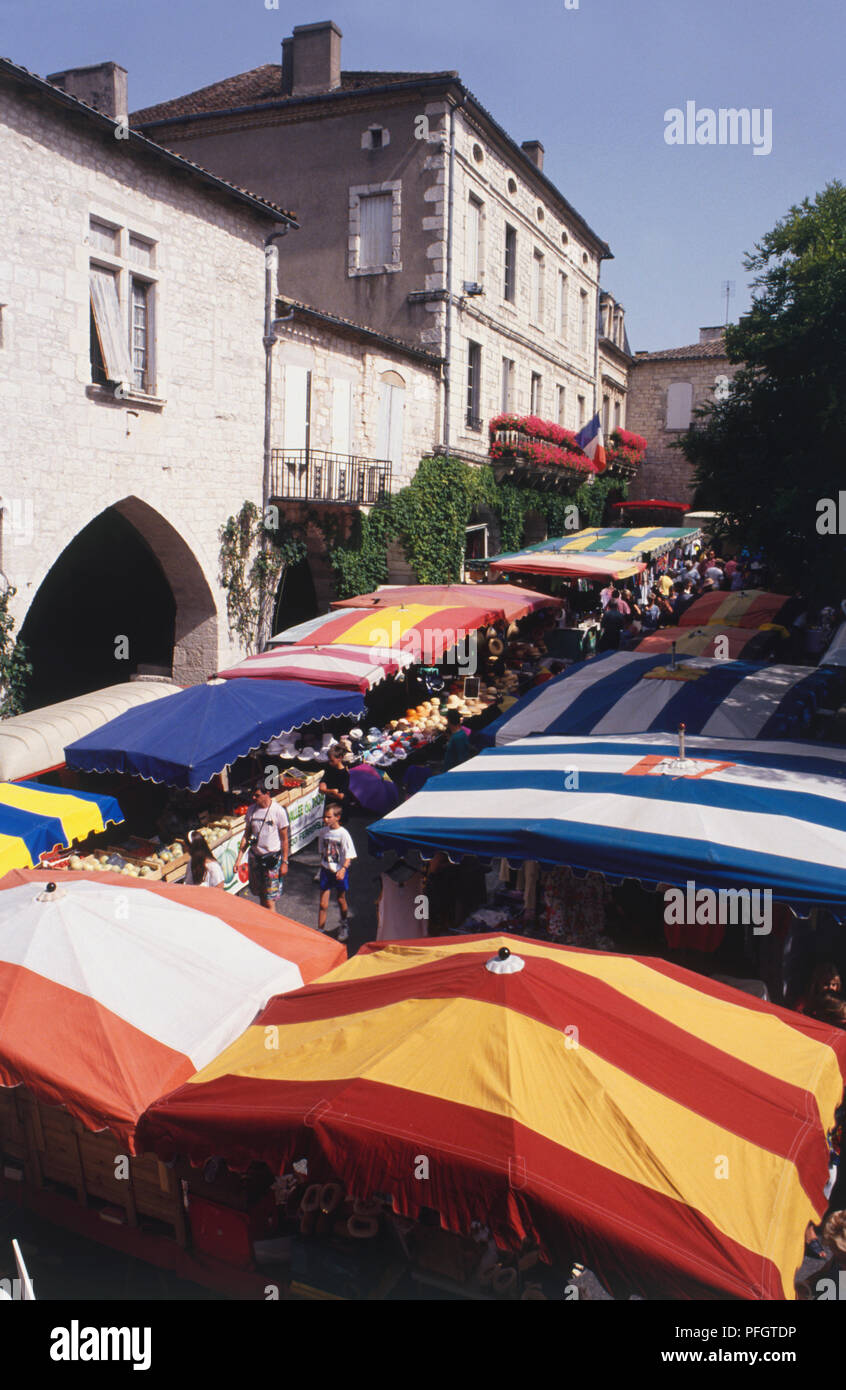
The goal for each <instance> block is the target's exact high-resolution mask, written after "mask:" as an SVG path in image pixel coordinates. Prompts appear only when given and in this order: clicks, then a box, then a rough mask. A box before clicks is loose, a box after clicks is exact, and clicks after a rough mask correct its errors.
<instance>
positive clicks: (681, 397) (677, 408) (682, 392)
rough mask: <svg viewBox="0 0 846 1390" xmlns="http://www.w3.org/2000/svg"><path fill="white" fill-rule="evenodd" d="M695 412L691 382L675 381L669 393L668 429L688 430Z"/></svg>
mask: <svg viewBox="0 0 846 1390" xmlns="http://www.w3.org/2000/svg"><path fill="white" fill-rule="evenodd" d="M692 412H693V387H692V386H691V384H690V382H689V381H674V382H673V384H672V385H671V386H670V389H669V390H668V392H667V429H668V430H686V429H687V428H688V427H689V425H690V417H691V414H692Z"/></svg>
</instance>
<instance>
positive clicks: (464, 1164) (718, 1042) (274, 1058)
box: [140, 937, 846, 1299]
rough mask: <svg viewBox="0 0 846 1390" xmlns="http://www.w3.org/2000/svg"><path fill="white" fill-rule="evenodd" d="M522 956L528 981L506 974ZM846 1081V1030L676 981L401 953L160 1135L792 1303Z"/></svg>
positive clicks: (279, 1027)
mask: <svg viewBox="0 0 846 1390" xmlns="http://www.w3.org/2000/svg"><path fill="white" fill-rule="evenodd" d="M502 947H510V948H511V949H512V950H513V951H514V956H512V957H511V959H510V961H502V962H497V964H498V965H499V966H500V967H502V966H505V967H506V968H511V967H513V965H514V964H515V958H516V962H517V969H516V970H514V971H513V973H498V972H495V971H493V970H491V969H489V968H486V966H487V965H488V964H489V963H492V962H494V961H497V954H498V951H499V950H500V948H502ZM520 961H522V966H521V965H520V964H519V962H520ZM844 1074H846V1034H844V1033H842V1032H839V1031H838V1030H836V1029H832V1028H829V1027H828V1026H826V1025H823V1024H821V1023H818V1022H815V1021H814V1020H812V1019H808V1018H805V1017H803V1016H802V1015H799V1014H794V1013H791V1012H789V1011H788V1010H785V1009H781V1008H778V1007H776V1006H773V1005H769V1004H762V1003H761V1002H760V1001H758V1000H756V999H754V998H751V997H750V996H747V995H744V994H740V993H738V992H737V991H735V990H733V989H730V988H728V987H726V986H724V985H721V984H717V983H716V982H714V981H710V980H706V979H704V978H702V977H700V976H698V975H694V974H692V973H691V972H689V971H685V970H681V969H679V968H677V967H675V966H672V965H669V964H667V963H666V962H664V961H660V960H647V959H637V958H634V957H630V956H620V955H612V954H609V953H606V952H594V951H582V950H576V949H570V948H567V947H561V946H551V945H549V946H548V945H543V944H541V943H539V942H534V941H529V940H523V939H517V940H515V939H514V938H508V939H506V938H503V937H464V938H457V939H456V938H450V939H440V940H439V939H431V940H427V941H423V942H419V943H411V942H391V943H385V944H378V945H370V946H365V947H364V949H363V950H362V951H361V952H360V953H359V954H358V955H357V956H354V957H353V958H352V959H351V960H349V961H347V963H346V964H344V965H342V966H340V967H339V968H338V969H337V970H334V971H333V972H332V973H331V974H329V975H326V976H324V978H323V980H322V981H318V982H315V983H314V984H312V985H310V986H309V987H307V988H306V989H302V990H298V991H296V992H295V993H293V994H289V995H287V996H285V997H284V998H278V999H275V1000H273V1001H271V1003H270V1005H269V1006H268V1007H267V1009H266V1010H265V1011H264V1013H263V1014H262V1015H261V1016H260V1017H259V1019H258V1020H257V1021H256V1023H255V1024H254V1025H253V1026H252V1027H251V1028H248V1029H247V1031H246V1032H245V1033H244V1034H243V1035H242V1037H241V1038H240V1039H239V1040H238V1041H237V1042H235V1043H234V1044H233V1045H232V1046H231V1047H229V1048H228V1049H227V1050H226V1051H225V1052H223V1053H222V1054H221V1056H220V1057H218V1058H217V1060H216V1061H214V1062H213V1063H212V1064H211V1065H210V1066H207V1067H206V1068H205V1069H204V1070H203V1071H200V1072H198V1073H197V1075H196V1076H194V1077H193V1078H191V1080H190V1081H189V1082H188V1083H187V1084H186V1085H184V1086H182V1087H181V1088H180V1089H179V1090H177V1091H175V1092H173V1093H172V1094H171V1095H170V1096H169V1097H165V1098H164V1099H162V1100H160V1101H158V1102H157V1103H156V1104H154V1105H153V1106H152V1107H151V1108H150V1109H149V1110H148V1111H147V1113H146V1115H145V1117H144V1118H143V1120H142V1125H141V1130H140V1139H141V1142H142V1143H143V1144H144V1145H145V1146H146V1147H149V1148H155V1149H156V1150H157V1151H158V1152H159V1154H160V1155H161V1156H162V1157H170V1156H172V1155H173V1154H174V1153H175V1152H181V1153H183V1154H185V1155H187V1156H189V1157H190V1158H191V1159H192V1160H193V1161H202V1160H203V1159H204V1158H205V1157H207V1156H208V1155H210V1154H217V1155H220V1156H222V1157H224V1158H225V1159H226V1160H227V1162H229V1163H231V1164H232V1165H233V1166H235V1167H241V1168H243V1167H246V1165H247V1164H248V1163H250V1162H251V1161H252V1160H260V1161H264V1162H266V1163H268V1164H269V1165H270V1166H271V1167H272V1169H273V1170H274V1172H277V1171H284V1170H287V1169H290V1165H291V1164H292V1162H294V1161H296V1160H297V1159H301V1158H306V1159H307V1160H308V1174H309V1181H318V1182H319V1181H324V1180H328V1179H330V1178H333V1177H334V1178H337V1179H339V1180H340V1181H342V1182H343V1183H345V1184H346V1188H347V1191H348V1193H349V1194H350V1195H352V1196H356V1197H362V1198H367V1197H371V1196H372V1194H373V1193H389V1194H390V1196H391V1199H392V1201H393V1205H394V1208H395V1210H396V1211H397V1212H399V1213H400V1214H402V1215H406V1216H411V1217H416V1216H418V1215H419V1213H420V1211H421V1209H422V1208H424V1207H428V1208H434V1209H435V1210H436V1211H437V1212H438V1213H439V1214H440V1219H441V1223H442V1225H443V1226H444V1227H445V1228H446V1229H448V1230H452V1231H455V1232H458V1233H461V1232H463V1233H466V1232H467V1231H468V1229H469V1226H470V1223H471V1222H473V1221H474V1220H478V1221H480V1222H482V1223H483V1224H484V1225H487V1226H488V1227H489V1228H490V1229H491V1230H492V1232H493V1234H494V1236H495V1238H496V1240H497V1243H498V1244H499V1245H500V1246H504V1247H507V1248H508V1247H510V1248H512V1249H513V1248H517V1247H519V1245H520V1242H521V1241H522V1240H523V1239H524V1238H526V1237H529V1238H532V1239H536V1240H538V1241H539V1242H540V1244H541V1247H542V1250H543V1252H544V1255H545V1257H546V1258H548V1259H550V1260H552V1261H554V1262H555V1263H556V1264H559V1263H560V1264H561V1265H566V1264H567V1263H568V1262H571V1261H573V1260H576V1259H578V1260H581V1261H583V1262H584V1263H586V1264H590V1265H591V1266H592V1267H593V1268H594V1269H596V1270H597V1272H598V1273H599V1274H600V1276H601V1277H602V1278H604V1279H605V1280H606V1282H607V1283H608V1284H609V1286H610V1287H612V1288H613V1289H615V1291H617V1292H620V1293H625V1291H627V1290H628V1291H634V1292H641V1293H646V1294H647V1296H649V1295H651V1296H662V1295H663V1296H664V1297H670V1298H673V1297H693V1298H701V1297H727V1296H728V1297H736V1298H748V1299H759V1298H770V1299H782V1298H792V1297H793V1274H794V1271H795V1269H796V1267H797V1266H798V1265H799V1263H800V1262H801V1260H802V1254H803V1243H804V1231H805V1227H806V1224H807V1222H808V1221H809V1220H810V1219H814V1220H817V1219H819V1217H820V1216H821V1215H822V1213H823V1212H824V1210H825V1207H826V1202H825V1198H824V1196H823V1187H824V1185H825V1183H826V1179H827V1176H828V1149H827V1144H826V1140H825V1131H826V1129H827V1128H829V1127H830V1126H831V1124H832V1121H833V1116H834V1111H835V1107H836V1106H837V1104H838V1103H839V1102H840V1099H841V1097H842V1093H843V1077H844ZM422 1158H425V1159H427V1160H428V1162H427V1163H426V1164H422V1165H421V1159H422ZM423 1172H425V1173H426V1174H427V1175H426V1176H425V1177H421V1176H420V1175H421V1173H423Z"/></svg>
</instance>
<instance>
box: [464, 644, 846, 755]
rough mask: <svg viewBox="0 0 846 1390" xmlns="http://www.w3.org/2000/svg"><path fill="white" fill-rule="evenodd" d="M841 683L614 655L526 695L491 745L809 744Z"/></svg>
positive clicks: (696, 659)
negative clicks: (646, 737)
mask: <svg viewBox="0 0 846 1390" xmlns="http://www.w3.org/2000/svg"><path fill="white" fill-rule="evenodd" d="M833 683H834V677H833V675H832V673H831V672H828V671H825V670H822V669H815V668H812V667H809V666H762V665H756V664H755V663H753V662H748V661H718V660H717V659H716V658H714V657H705V656H684V657H679V658H677V659H676V666H675V669H672V668H671V658H670V656H668V655H667V654H658V655H655V654H652V653H642V652H604V653H602V654H601V655H600V656H596V657H592V658H591V659H590V660H589V661H582V662H579V663H578V664H576V665H574V666H571V667H570V668H569V669H568V670H567V671H565V672H564V673H563V674H562V675H560V676H556V677H554V678H553V679H552V680H551V681H547V682H546V683H545V684H544V685H540V686H536V687H535V688H534V689H533V690H530V691H528V692H527V693H526V695H524V696H523V697H522V698H521V699H520V700H518V701H517V702H516V704H514V705H512V706H511V708H510V709H509V710H508V711H507V712H506V713H505V714H503V715H502V716H501V717H500V718H499V719H497V720H495V721H494V722H493V723H492V724H489V725H488V726H487V728H486V729H485V730H484V733H483V735H482V737H483V740H484V742H486V743H497V744H503V743H513V742H515V740H517V739H519V738H527V737H529V736H530V735H532V734H639V733H646V732H647V731H663V732H666V733H675V732H676V730H677V729H678V727H679V724H684V725H685V728H686V729H687V731H688V733H689V734H702V735H704V736H705V737H706V738H719V739H724V738H733V739H742V740H752V739H756V740H757V739H781V738H799V739H801V738H803V737H804V736H805V734H806V730H807V728H808V726H809V724H810V722H811V718H812V716H813V713H814V711H815V709H817V708H818V707H819V706H820V705H822V704H824V702H825V697H826V696H827V694H828V691H829V689H830V688H831V686H832V685H833Z"/></svg>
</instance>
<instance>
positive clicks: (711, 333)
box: [699, 323, 726, 347]
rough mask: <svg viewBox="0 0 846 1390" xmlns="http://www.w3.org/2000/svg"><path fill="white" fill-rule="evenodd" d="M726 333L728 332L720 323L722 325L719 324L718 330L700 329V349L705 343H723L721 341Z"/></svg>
mask: <svg viewBox="0 0 846 1390" xmlns="http://www.w3.org/2000/svg"><path fill="white" fill-rule="evenodd" d="M725 331H726V330H725V329H724V328H723V325H722V324H721V323H720V324H717V326H716V328H700V330H699V345H700V347H701V346H702V344H703V343H719V342H720V341H721V339H722V338H723V335H724V334H725Z"/></svg>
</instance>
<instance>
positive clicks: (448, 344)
mask: <svg viewBox="0 0 846 1390" xmlns="http://www.w3.org/2000/svg"><path fill="white" fill-rule="evenodd" d="M466 100H467V93H466V92H465V93H464V95H463V96H462V98H461V101H460V102H459V103H458V105H457V106H456V105H453V106H451V107H450V111H449V197H448V201H447V263H446V292H447V301H446V326H445V330H444V453H445V455H446V457H447V458H449V446H450V427H449V426H450V374H451V371H452V240H453V236H452V232H453V224H454V220H455V113H456V111H457V110H460V109H461V108H462V107H463V106H464V103H465V101H466Z"/></svg>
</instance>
